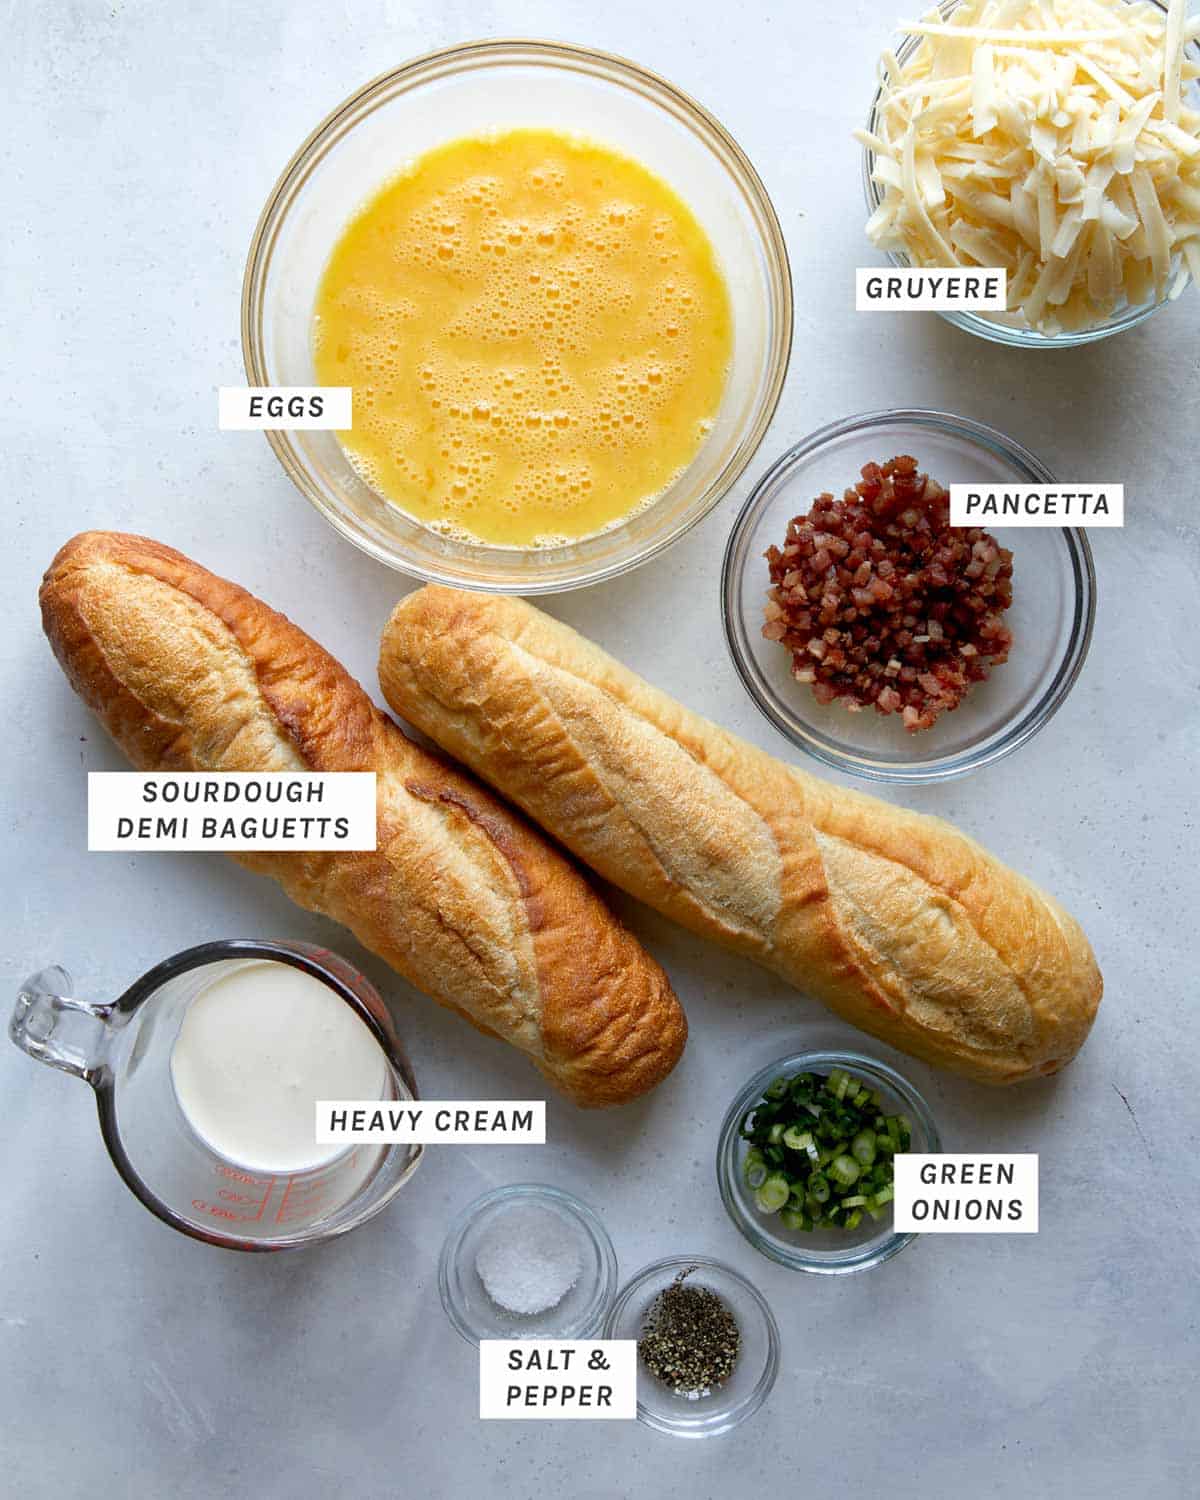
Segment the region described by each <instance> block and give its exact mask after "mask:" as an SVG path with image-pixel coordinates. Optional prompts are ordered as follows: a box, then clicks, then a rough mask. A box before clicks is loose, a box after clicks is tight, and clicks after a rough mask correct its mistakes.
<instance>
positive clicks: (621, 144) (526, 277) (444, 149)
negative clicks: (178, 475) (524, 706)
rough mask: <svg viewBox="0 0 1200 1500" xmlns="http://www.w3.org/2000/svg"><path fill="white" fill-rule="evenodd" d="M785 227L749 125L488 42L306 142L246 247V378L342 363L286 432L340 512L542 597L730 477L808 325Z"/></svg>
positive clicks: (572, 55)
mask: <svg viewBox="0 0 1200 1500" xmlns="http://www.w3.org/2000/svg"><path fill="white" fill-rule="evenodd" d="M791 329H792V291H791V277H790V273H789V268H788V262H787V253H786V250H785V247H784V242H783V236H782V233H781V231H780V227H779V223H778V220H777V218H776V215H775V212H774V209H773V208H772V206H771V202H770V200H769V198H768V197H767V194H766V191H765V189H764V187H763V185H762V183H761V182H760V180H759V178H758V176H757V174H756V172H755V171H754V168H753V167H752V166H751V164H750V162H749V161H748V160H747V158H746V156H745V154H744V153H743V152H742V150H741V149H740V148H739V147H738V145H737V144H736V142H735V141H734V140H733V139H732V137H731V136H730V135H729V134H728V132H727V131H726V130H725V129H724V128H723V127H722V126H721V125H720V124H719V123H718V122H717V121H716V120H714V119H713V118H712V116H711V115H709V114H708V113H707V112H706V111H705V110H703V109H702V108H701V107H700V106H699V105H697V104H695V103H694V102H693V101H692V100H690V99H688V98H687V97H686V96H685V95H683V94H681V93H680V92H679V91H678V90H677V89H675V88H674V87H673V86H672V85H671V84H669V83H666V82H665V81H664V80H662V79H660V78H658V77H656V76H655V75H654V74H652V73H649V72H647V71H646V70H644V69H642V68H640V67H638V66H637V65H635V64H633V63H630V62H626V61H623V60H622V59H619V58H615V57H610V56H607V55H605V54H602V53H598V52H594V51H591V50H588V49H585V48H578V47H568V46H563V45H561V44H556V43H549V42H537V41H496V42H478V43H473V44H469V45H465V46H459V47H455V48H451V49H449V50H447V51H444V52H438V53H435V54H432V55H430V56H427V57H424V58H420V59H418V60H416V61H414V62H411V63H408V64H406V65H405V66H403V67H401V68H398V69H396V70H395V71H394V72H390V73H387V74H385V75H383V76H382V77H380V78H378V79H376V80H375V81H374V82H373V83H370V84H368V85H367V86H366V87H365V88H363V89H361V90H360V91H359V92H358V93H356V94H355V95H354V96H353V97H352V98H350V99H348V100H347V101H346V102H345V103H344V104H342V105H341V106H340V107H339V108H338V109H336V110H335V111H334V112H333V113H332V114H331V115H330V116H329V117H328V118H327V119H326V120H325V121H324V122H323V123H322V124H321V125H319V126H318V127H317V129H316V130H315V131H314V132H313V134H312V135H311V136H310V137H309V138H308V140H307V141H305V143H304V144H303V146H301V148H300V150H299V151H298V152H297V153H296V155H295V156H294V157H293V159H292V161H291V162H290V163H289V165H288V167H287V169H286V170H285V171H284V173H283V175H282V177H281V178H280V180H279V182H278V183H277V184H276V186H275V188H274V190H273V191H272V193H271V196H270V199H269V201H268V203H267V205H266V208H265V209H264V211H263V214H262V217H261V219H260V221H259V224H258V227H257V230H256V232H255V235H254V240H253V244H252V246H251V249H250V255H249V259H248V262H247V266H246V273H245V280H244V284H243V297H242V344H243V352H244V356H245V363H246V372H247V377H248V380H249V383H250V384H251V385H252V386H293V387H294V386H305V387H312V386H330V385H333V386H350V387H351V388H352V390H353V393H354V394H353V425H352V427H351V428H350V429H349V430H347V431H345V432H341V433H338V432H334V431H326V430H285V431H271V432H269V433H268V434H267V436H268V439H269V441H270V443H271V445H272V447H273V448H274V450H275V452H276V454H277V455H278V457H279V459H280V462H281V463H282V464H283V467H284V469H285V470H286V472H287V473H288V475H289V476H290V478H291V479H292V480H293V482H294V483H295V484H296V486H297V488H298V489H299V490H300V491H301V493H302V494H304V495H305V497H306V498H307V499H308V500H310V501H311V502H312V503H313V504H314V505H315V506H316V507H317V509H318V510H319V511H320V512H321V514H322V515H323V516H324V517H325V519H326V520H327V521H329V522H330V524H331V525H332V526H333V527H334V528H335V529H336V530H337V531H339V532H341V534H342V535H343V536H345V537H346V538H348V539H349V540H350V541H352V542H353V543H354V544H355V545H356V546H358V547H360V548H361V549H362V550H363V551H365V552H368V553H369V554H370V555H371V556H373V557H375V558H377V559H378V560H379V561H381V562H384V563H386V564H388V565H389V566H390V567H393V568H396V569H398V570H400V571H401V572H404V573H407V574H409V575H411V576H413V577H416V578H421V579H426V580H436V581H439V582H443V583H449V584H453V585H457V586H460V587H464V588H477V589H486V590H493V591H498V592H507V593H521V594H536V593H546V592H552V591H555V590H561V589H569V588H575V587H578V586H580V585H584V584H590V583H595V582H598V581H600V580H602V579H605V578H610V577H613V576H615V575H617V574H619V573H623V572H625V571H627V570H628V569H630V568H633V567H636V566H637V565H638V564H640V563H642V562H644V561H646V559H648V558H650V557H652V556H654V555H655V554H656V553H658V552H660V551H661V550H662V549H663V548H665V547H667V546H669V545H670V543H671V542H672V541H674V540H675V539H676V538H677V537H679V536H681V535H682V534H683V533H684V532H685V531H687V530H688V529H689V528H690V527H691V526H693V525H695V524H696V522H697V521H699V520H700V519H701V518H702V517H703V516H704V515H706V514H707V512H708V511H709V510H710V509H711V508H712V507H713V506H714V505H716V503H717V502H718V501H719V500H720V499H721V498H722V496H723V495H724V494H726V492H727V491H728V490H729V488H730V486H731V485H732V484H733V483H734V481H735V480H736V479H737V477H738V476H739V475H740V474H741V472H742V470H743V469H744V468H745V466H746V464H747V463H748V462H749V460H750V458H751V457H752V455H753V454H754V452H755V450H756V448H757V447H758V445H759V442H760V441H761V439H762V437H763V435H764V433H765V431H766V429H767V426H768V424H769V422H770V420H771V416H772V414H773V412H774V410H775V406H776V403H777V402H778V399H779V394H780V391H781V389H782V385H783V380H784V376H785V374H786V370H787V363H788V355H789V352H790V346H791Z"/></svg>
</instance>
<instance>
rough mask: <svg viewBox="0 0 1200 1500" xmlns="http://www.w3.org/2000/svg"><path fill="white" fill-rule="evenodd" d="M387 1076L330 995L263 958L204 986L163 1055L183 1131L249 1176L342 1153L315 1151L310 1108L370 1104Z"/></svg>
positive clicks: (357, 1026)
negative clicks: (186, 1127)
mask: <svg viewBox="0 0 1200 1500" xmlns="http://www.w3.org/2000/svg"><path fill="white" fill-rule="evenodd" d="M386 1076H387V1064H386V1059H385V1057H384V1054H383V1051H382V1049H381V1048H380V1046H379V1044H378V1042H377V1041H376V1040H375V1038H374V1036H372V1034H371V1032H370V1030H369V1029H368V1027H367V1026H366V1024H365V1023H364V1022H363V1021H362V1020H360V1019H359V1017H358V1016H357V1015H355V1013H354V1011H352V1010H351V1008H350V1007H349V1006H348V1005H347V1004H346V1003H345V1002H344V1001H343V1000H342V999H341V998H340V997H339V996H338V995H337V993H336V992H335V991H334V990H333V989H331V988H330V987H329V986H328V985H327V984H324V983H322V981H321V980H319V979H316V978H314V977H313V976H312V975H311V974H307V973H305V972H304V970H303V969H297V968H294V967H293V966H292V965H291V964H285V963H280V962H275V961H273V960H269V959H268V960H250V961H247V962H246V963H243V964H239V965H237V966H236V967H234V968H230V969H227V970H225V971H224V972H223V973H222V974H221V975H220V977H219V978H217V979H215V980H213V982H212V983H211V984H209V985H207V986H205V988H203V989H202V990H201V991H200V992H199V994H197V996H196V998H195V999H194V1000H193V1001H192V1003H191V1005H190V1006H189V1007H188V1010H187V1013H186V1015H185V1016H184V1019H183V1024H182V1026H181V1027H180V1029H179V1035H178V1037H177V1038H176V1040H175V1046H174V1049H173V1050H172V1053H171V1079H172V1082H173V1083H174V1086H175V1096H176V1098H177V1100H178V1101H179V1107H180V1109H181V1110H182V1111H183V1113H184V1115H185V1116H186V1118H187V1120H188V1122H189V1124H190V1125H191V1127H192V1129H193V1130H194V1131H195V1132H196V1134H197V1135H198V1136H199V1137H200V1138H201V1140H203V1141H204V1142H205V1143H206V1144H207V1145H209V1146H211V1147H212V1149H213V1150H214V1151H216V1152H218V1153H219V1154H220V1155H221V1156H223V1157H225V1158H226V1159H227V1160H229V1161H231V1162H235V1163H237V1164H238V1165H239V1166H243V1167H248V1168H251V1169H252V1170H255V1171H258V1172H274V1173H285V1172H286V1173H293V1172H303V1171H310V1170H312V1169H313V1168H315V1167H320V1166H323V1165H324V1164H325V1163H327V1162H329V1161H332V1160H333V1158H334V1157H336V1156H337V1155H339V1154H340V1152H341V1151H343V1150H344V1149H345V1147H344V1145H339V1144H333V1145H324V1146H318V1145H317V1144H316V1130H315V1116H316V1111H315V1109H314V1105H315V1103H316V1101H317V1100H318V1099H379V1098H380V1097H381V1096H382V1094H383V1091H384V1083H385V1079H386Z"/></svg>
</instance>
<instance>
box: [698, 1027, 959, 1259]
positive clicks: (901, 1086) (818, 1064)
mask: <svg viewBox="0 0 1200 1500" xmlns="http://www.w3.org/2000/svg"><path fill="white" fill-rule="evenodd" d="M824 1067H841V1068H846V1069H847V1070H848V1071H850V1072H860V1073H865V1074H867V1075H869V1076H873V1077H874V1078H875V1079H876V1080H877V1081H879V1082H881V1083H883V1084H884V1086H885V1087H887V1088H889V1089H890V1090H891V1091H892V1092H893V1093H894V1094H896V1095H897V1096H898V1097H899V1098H900V1099H901V1100H903V1102H904V1104H905V1106H906V1107H907V1108H908V1109H909V1110H911V1111H912V1113H913V1115H914V1117H915V1119H916V1121H917V1123H918V1124H919V1125H920V1127H921V1129H922V1131H923V1132H924V1135H925V1141H926V1145H925V1150H926V1151H932V1152H937V1151H940V1150H941V1149H942V1137H941V1132H940V1131H939V1129H938V1125H937V1121H936V1120H935V1119H934V1116H933V1112H932V1111H931V1110H930V1108H929V1105H928V1104H927V1103H926V1101H925V1098H924V1096H923V1095H922V1094H921V1092H920V1090H919V1089H918V1088H917V1087H916V1085H915V1084H913V1083H912V1082H911V1081H910V1080H909V1079H907V1078H905V1077H904V1075H903V1074H902V1073H900V1072H898V1071H897V1070H896V1069H895V1068H893V1067H892V1066H891V1064H890V1063H886V1062H883V1061H882V1060H881V1059H880V1058H877V1057H871V1056H869V1055H868V1054H866V1053H864V1052H856V1051H852V1050H849V1049H845V1048H837V1047H814V1048H809V1049H808V1050H806V1051H804V1052H796V1053H793V1054H791V1055H790V1056H788V1057H780V1058H777V1059H776V1060H775V1061H774V1062H772V1063H768V1064H767V1065H766V1066H765V1067H763V1068H760V1069H759V1070H758V1072H757V1073H755V1074H754V1076H753V1077H752V1078H750V1079H749V1080H748V1081H747V1082H746V1084H745V1085H744V1087H742V1088H741V1089H739V1091H738V1092H737V1094H735V1096H734V1098H733V1100H732V1102H731V1103H730V1105H729V1108H728V1109H727V1110H726V1111H725V1118H724V1120H723V1121H722V1122H721V1132H720V1135H719V1136H718V1138H717V1155H716V1169H717V1189H718V1191H719V1192H720V1194H721V1202H722V1203H723V1204H724V1205H725V1211H726V1213H727V1214H728V1215H729V1217H730V1219H731V1220H732V1222H733V1225H734V1227H735V1228H736V1229H737V1230H738V1232H739V1233H740V1234H741V1235H742V1237H743V1238H744V1239H745V1240H746V1241H747V1242H748V1243H749V1244H751V1245H753V1247H754V1248H755V1249H756V1250H757V1251H758V1252H759V1253H760V1254H761V1255H765V1256H767V1258H768V1259H770V1260H773V1261H775V1262H777V1264H779V1265H781V1266H786V1267H787V1268H788V1270H790V1271H810V1272H813V1273H815V1274H816V1275H819V1276H838V1275H851V1274H853V1273H854V1272H857V1271H869V1270H870V1269H871V1268H872V1267H873V1266H879V1265H882V1264H883V1263H884V1261H887V1260H891V1258H892V1256H894V1255H899V1253H900V1251H901V1250H903V1249H904V1248H905V1246H907V1245H911V1244H912V1242H913V1241H914V1240H915V1239H917V1238H918V1236H917V1233H916V1231H915V1230H908V1231H904V1232H898V1231H897V1230H896V1229H894V1228H893V1227H892V1226H891V1225H888V1227H887V1228H886V1229H881V1230H880V1231H879V1232H878V1233H877V1234H876V1235H875V1236H874V1237H873V1238H872V1239H869V1240H865V1241H864V1242H863V1243H862V1244H860V1245H857V1246H854V1247H852V1248H850V1249H848V1250H847V1251H846V1253H845V1255H843V1256H840V1257H839V1258H838V1259H831V1258H825V1259H817V1258H815V1257H814V1255H813V1254H812V1252H807V1251H805V1250H804V1249H803V1247H801V1246H795V1247H793V1246H791V1245H787V1244H785V1243H784V1242H783V1241H781V1240H779V1239H777V1238H776V1237H775V1236H774V1235H771V1234H769V1233H768V1232H767V1231H766V1230H765V1228H764V1227H763V1224H764V1223H765V1222H766V1221H762V1222H760V1221H759V1220H758V1219H756V1218H755V1217H754V1216H753V1215H752V1214H751V1213H750V1212H749V1211H748V1210H747V1208H746V1206H745V1204H744V1202H743V1201H742V1196H741V1194H740V1192H739V1191H738V1189H737V1187H736V1185H735V1177H736V1173H737V1145H738V1141H739V1140H740V1139H741V1134H740V1130H741V1122H742V1120H743V1118H744V1117H745V1115H746V1112H747V1110H749V1109H750V1108H751V1107H752V1106H753V1105H754V1103H755V1101H756V1100H758V1099H760V1098H761V1097H762V1094H763V1090H764V1089H765V1088H766V1086H767V1084H768V1083H770V1082H771V1080H772V1079H774V1078H777V1077H778V1076H779V1074H781V1073H791V1072H795V1073H803V1072H806V1071H809V1070H810V1069H814V1068H824Z"/></svg>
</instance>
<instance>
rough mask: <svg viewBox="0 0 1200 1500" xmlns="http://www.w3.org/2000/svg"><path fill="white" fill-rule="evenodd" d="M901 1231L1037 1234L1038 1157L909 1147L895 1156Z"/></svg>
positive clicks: (896, 1218)
mask: <svg viewBox="0 0 1200 1500" xmlns="http://www.w3.org/2000/svg"><path fill="white" fill-rule="evenodd" d="M895 1163H896V1178H895V1189H896V1198H895V1214H894V1218H893V1224H894V1227H895V1228H896V1229H897V1230H898V1231H899V1232H900V1233H902V1234H907V1233H910V1232H911V1231H913V1230H915V1231H916V1232H917V1233H918V1234H1036V1233H1037V1228H1038V1159H1037V1156H1036V1155H1035V1154H1033V1153H1022V1154H1019V1155H1016V1156H1012V1155H1004V1156H980V1155H977V1154H974V1153H970V1154H962V1155H960V1154H955V1153H953V1152H939V1153H937V1154H936V1155H935V1154H932V1153H926V1152H914V1151H907V1152H902V1153H901V1154H900V1155H899V1156H897V1157H896V1158H895Z"/></svg>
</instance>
